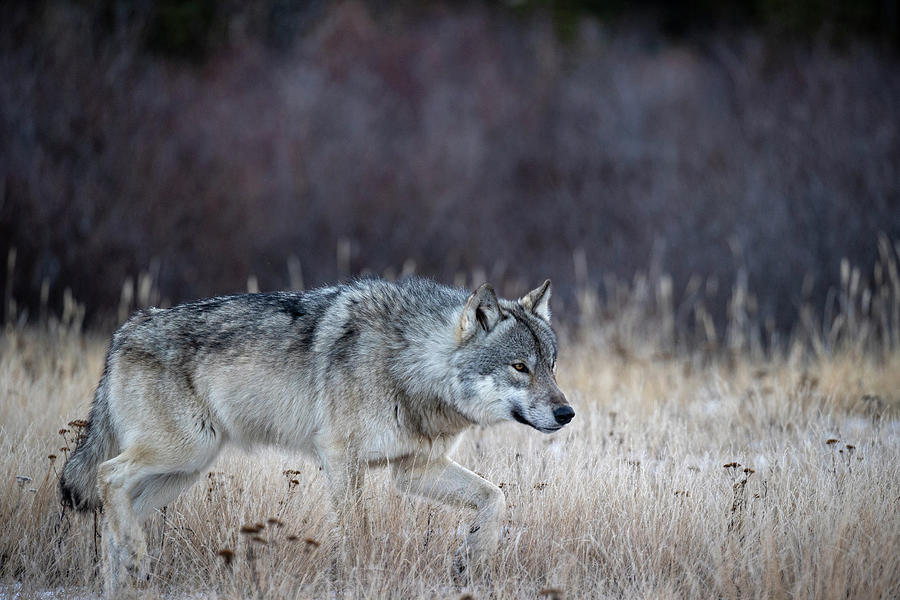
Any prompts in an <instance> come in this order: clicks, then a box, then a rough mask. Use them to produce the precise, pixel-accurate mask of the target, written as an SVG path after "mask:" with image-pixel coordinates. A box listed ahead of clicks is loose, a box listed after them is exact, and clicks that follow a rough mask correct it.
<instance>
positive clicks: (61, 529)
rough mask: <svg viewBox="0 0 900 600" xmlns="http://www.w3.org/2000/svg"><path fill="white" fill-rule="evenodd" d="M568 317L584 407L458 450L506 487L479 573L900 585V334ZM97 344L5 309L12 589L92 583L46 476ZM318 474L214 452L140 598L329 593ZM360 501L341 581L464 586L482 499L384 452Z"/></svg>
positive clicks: (285, 459)
mask: <svg viewBox="0 0 900 600" xmlns="http://www.w3.org/2000/svg"><path fill="white" fill-rule="evenodd" d="M569 337H572V338H573V339H571V340H569V341H568V342H565V343H564V344H563V346H562V354H561V359H560V368H559V372H560V382H561V384H562V387H563V389H564V390H565V391H566V392H567V393H568V395H569V396H570V398H571V400H572V402H573V404H574V405H575V406H576V408H577V411H578V416H577V418H576V420H575V421H574V422H573V424H572V426H570V427H567V428H566V429H565V430H564V431H562V432H561V433H558V434H555V435H551V436H545V435H541V434H539V433H537V432H535V431H531V430H526V429H525V428H523V427H521V426H518V425H514V424H510V425H504V426H500V427H497V428H492V429H484V430H474V431H472V432H471V433H470V434H469V435H468V436H467V439H466V442H465V443H464V444H463V445H462V447H461V448H460V449H459V451H458V456H457V458H458V459H459V460H460V462H462V463H463V464H464V465H467V466H469V467H472V468H474V469H475V470H477V471H478V472H480V473H482V474H484V475H485V476H486V477H487V478H489V479H490V480H492V481H494V482H496V483H498V484H500V485H501V486H502V488H503V490H504V492H505V493H506V494H507V501H508V504H509V512H508V523H507V527H506V533H505V535H504V539H503V541H502V544H501V551H500V555H499V556H498V559H497V562H496V565H495V569H494V572H493V577H492V581H491V583H490V585H489V586H482V587H477V588H475V589H472V590H467V591H468V592H471V593H472V594H473V595H474V596H476V597H487V596H488V595H490V594H491V593H493V594H494V595H496V596H497V597H532V598H535V597H538V596H540V595H541V594H543V596H542V597H553V595H554V594H557V595H565V597H625V598H636V597H655V598H661V597H721V598H760V597H765V598H778V597H791V598H805V597H815V598H846V597H852V598H886V597H897V595H898V594H900V510H898V509H900V421H898V420H897V406H898V402H900V396H898V393H900V392H898V390H900V352H896V351H892V352H889V353H887V354H882V355H881V356H879V358H878V359H877V360H876V359H872V358H868V357H867V356H866V355H863V354H858V353H852V352H845V353H838V354H834V355H831V356H829V357H819V358H814V357H813V358H811V357H810V356H802V357H801V356H799V353H792V354H791V358H780V359H778V360H765V359H762V358H756V359H750V358H746V357H745V358H738V359H736V360H735V359H734V357H732V358H731V359H730V360H721V361H719V360H709V359H708V358H705V357H703V356H698V355H689V354H684V355H683V356H680V355H678V354H676V355H669V354H665V353H663V354H658V355H657V356H656V357H652V355H651V357H649V358H647V357H644V358H641V354H640V352H637V351H634V352H622V351H621V348H619V349H616V348H612V349H610V350H605V349H604V348H605V347H608V346H607V345H606V344H604V345H602V346H598V345H597V344H595V343H594V342H593V341H592V340H596V339H597V337H596V336H591V335H580V336H569ZM575 338H577V339H575ZM105 342H106V340H105V339H104V338H100V337H96V336H91V335H82V334H78V333H66V332H65V331H57V332H55V333H50V332H48V331H38V330H29V329H24V330H21V329H14V328H7V330H6V332H5V333H4V334H3V336H2V339H0V386H2V388H0V389H2V398H3V401H2V404H0V477H2V480H3V481H4V482H5V485H3V486H2V488H0V521H2V522H3V523H4V527H3V529H2V531H0V582H2V585H3V586H4V587H5V588H6V591H5V592H4V591H0V597H11V596H12V595H13V594H12V591H13V590H18V591H19V592H21V594H22V595H23V596H24V597H28V596H29V595H33V594H35V593H36V592H38V591H42V590H55V591H57V593H58V594H59V596H60V597H67V596H78V597H91V596H96V594H97V590H99V578H98V574H97V573H98V571H97V559H96V553H95V537H94V524H93V521H92V519H91V518H90V517H76V516H71V515H65V516H64V517H62V518H60V512H59V505H58V503H57V497H56V488H55V485H56V473H57V472H58V471H59V468H60V466H61V463H62V461H63V459H64V454H65V452H66V450H62V449H61V448H64V447H65V446H67V445H68V446H71V443H66V442H65V441H64V437H63V436H61V435H60V434H59V433H58V432H59V430H60V429H61V428H66V429H71V427H67V425H66V424H67V423H68V422H70V421H72V420H73V419H76V418H81V417H84V415H85V414H86V411H87V407H88V402H89V399H90V397H91V394H92V391H93V388H94V386H95V385H96V382H97V379H98V377H99V374H100V371H101V368H102V357H103V352H104V349H105ZM747 356H750V354H749V353H748V354H747ZM72 435H73V434H72V432H67V433H66V434H65V437H66V438H68V439H69V440H70V441H71V439H72ZM829 440H836V441H834V442H831V443H829ZM51 454H53V455H56V456H57V457H58V458H57V459H56V461H55V462H54V461H52V460H50V459H48V455H51ZM732 463H738V465H737V466H731V467H725V466H723V465H726V464H732ZM748 469H752V470H748ZM291 470H295V471H297V472H291ZM20 476H24V477H28V478H30V480H24V479H19V480H17V477H20ZM321 477H322V476H321V475H320V473H319V472H318V468H317V467H316V466H315V465H314V464H312V463H311V462H307V461H305V460H303V459H301V458H299V457H296V456H291V455H286V454H278V453H275V452H271V451H262V452H259V453H257V454H253V455H246V454H240V453H233V454H227V455H225V456H223V458H222V459H221V460H220V461H219V462H218V463H217V464H216V465H214V468H213V470H212V471H211V472H210V474H209V476H208V477H207V478H205V479H204V480H203V481H202V482H200V483H197V484H196V485H195V486H194V487H192V488H191V489H190V490H189V491H188V492H187V493H186V494H184V495H183V496H182V497H181V498H179V499H178V501H177V502H175V503H174V504H173V505H171V506H169V507H168V508H167V510H166V511H165V512H164V513H160V514H159V515H157V516H155V517H153V518H152V519H151V521H150V522H149V524H148V530H149V532H150V537H149V540H150V546H151V549H152V552H153V554H154V555H155V556H156V557H157V561H156V563H155V565H154V568H153V576H152V581H151V584H150V587H149V589H148V590H147V595H148V596H149V597H153V596H159V597H167V598H169V597H185V596H188V595H191V596H192V597H211V598H214V597H222V598H233V597H234V598H236V597H251V596H258V597H266V598H281V597H285V598H287V597H290V598H295V597H299V598H307V597H309V598H313V597H323V596H326V595H328V594H331V593H333V591H334V584H333V581H332V578H331V577H330V576H329V573H330V572H331V571H330V569H331V565H332V556H333V552H334V550H333V546H332V545H331V543H330V541H331V540H333V538H334V536H333V535H332V534H331V533H330V532H331V527H332V524H331V520H330V516H329V512H328V511H327V510H326V508H327V506H328V500H327V497H326V495H325V493H324V490H323V486H322V483H323V482H322V479H321ZM366 498H367V502H368V506H369V524H370V530H369V532H368V535H367V538H366V539H365V540H362V541H361V542H360V543H359V544H358V548H359V553H358V556H357V559H356V563H355V566H354V567H352V568H349V569H348V570H347V577H348V581H347V582H346V588H345V590H346V591H348V592H349V595H350V596H351V597H365V598H373V597H376V598H377V597H458V596H459V595H460V592H459V591H457V590H455V589H454V588H452V587H451V586H450V585H449V577H448V569H449V562H450V557H451V555H452V552H453V550H454V549H455V548H456V546H457V545H458V544H459V543H460V542H461V540H462V537H463V535H464V534H465V532H466V527H467V524H468V521H469V519H470V517H471V515H468V514H466V513H462V512H456V511H452V510H445V509H442V508H435V507H433V506H431V505H429V504H426V503H421V502H417V501H413V500H410V499H408V498H405V497H401V496H399V495H397V494H395V493H394V492H393V491H391V489H390V486H389V484H388V482H387V479H386V477H385V476H384V474H382V473H380V472H378V471H373V472H372V473H371V477H369V479H368V483H367V492H366ZM256 524H258V525H257V526H254V525H256ZM246 526H250V529H251V530H254V531H255V532H254V531H251V532H247V533H242V532H241V528H242V527H246ZM0 589H2V588H0Z"/></svg>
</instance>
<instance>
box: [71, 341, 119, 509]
mask: <svg viewBox="0 0 900 600" xmlns="http://www.w3.org/2000/svg"><path fill="white" fill-rule="evenodd" d="M117 448H118V443H117V441H116V436H115V432H114V431H113V430H112V422H111V420H110V417H109V356H107V359H106V367H105V368H104V370H103V376H102V377H101V378H100V383H99V384H98V385H97V393H96V394H95V395H94V403H93V405H92V406H91V413H90V416H89V417H88V424H87V432H86V433H85V436H84V437H83V438H82V439H81V441H80V442H79V443H78V446H77V447H76V448H75V451H74V452H73V453H72V455H71V456H70V457H69V460H67V461H66V464H65V466H64V467H63V471H62V475H61V476H60V478H59V491H60V501H61V502H62V503H63V506H66V507H69V508H74V509H75V510H80V511H90V510H94V509H97V508H100V506H101V504H102V503H101V501H100V494H99V493H98V491H97V467H98V466H100V463H102V462H104V461H106V460H108V459H110V458H112V457H113V456H114V455H115V454H116V452H117Z"/></svg>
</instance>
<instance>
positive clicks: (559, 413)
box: [553, 404, 575, 425]
mask: <svg viewBox="0 0 900 600" xmlns="http://www.w3.org/2000/svg"><path fill="white" fill-rule="evenodd" d="M553 416H554V417H555V418H556V422H557V423H559V424H560V425H565V424H566V423H568V422H569V421H571V420H572V417H574V416H575V409H574V408H572V407H571V406H569V405H568V404H567V405H565V406H557V407H556V408H554V409H553Z"/></svg>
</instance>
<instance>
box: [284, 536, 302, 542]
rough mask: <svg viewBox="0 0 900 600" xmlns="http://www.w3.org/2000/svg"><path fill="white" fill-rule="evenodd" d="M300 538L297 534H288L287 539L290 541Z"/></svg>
mask: <svg viewBox="0 0 900 600" xmlns="http://www.w3.org/2000/svg"><path fill="white" fill-rule="evenodd" d="M299 539H300V538H298V537H297V536H296V535H289V536H287V541H289V542H296V541H297V540H299Z"/></svg>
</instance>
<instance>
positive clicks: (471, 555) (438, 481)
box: [392, 457, 506, 584]
mask: <svg viewBox="0 0 900 600" xmlns="http://www.w3.org/2000/svg"><path fill="white" fill-rule="evenodd" d="M392 468H393V475H394V485H395V486H396V487H397V488H398V489H399V490H400V491H402V492H405V493H408V494H415V495H418V496H423V497H425V498H429V499H431V500H437V501H439V502H444V503H446V504H451V505H453V506H461V507H469V508H473V509H475V520H474V521H473V522H472V526H471V527H470V528H469V535H468V536H467V537H466V540H465V542H464V543H463V545H462V546H460V548H459V550H457V551H456V557H455V559H454V562H453V569H452V571H451V573H452V575H453V577H454V579H455V580H456V582H457V583H458V584H465V583H466V582H468V581H470V579H471V577H473V576H476V577H480V576H483V575H486V574H487V568H488V566H489V564H490V561H491V559H492V558H493V556H494V554H495V553H496V551H497V546H498V544H499V541H500V525H501V522H502V521H503V516H504V515H505V514H506V498H505V497H504V495H503V492H502V491H501V490H500V488H498V487H497V486H495V485H494V484H492V483H491V482H490V481H488V480H486V479H484V478H483V477H479V476H478V475H476V474H475V473H473V472H472V471H469V470H468V469H465V468H463V467H461V466H460V465H458V464H457V463H455V462H454V461H452V460H450V459H449V458H446V457H441V458H437V459H427V460H426V459H424V458H410V459H406V460H403V461H400V462H398V463H393V465H392Z"/></svg>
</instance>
